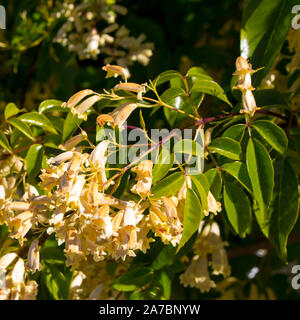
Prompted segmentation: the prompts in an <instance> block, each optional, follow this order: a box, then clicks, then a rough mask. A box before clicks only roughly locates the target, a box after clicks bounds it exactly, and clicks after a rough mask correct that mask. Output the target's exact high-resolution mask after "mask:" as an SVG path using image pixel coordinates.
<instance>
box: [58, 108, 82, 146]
mask: <svg viewBox="0 0 300 320" xmlns="http://www.w3.org/2000/svg"><path fill="white" fill-rule="evenodd" d="M81 122H82V119H78V117H77V116H76V115H73V114H72V112H71V111H70V112H69V113H68V115H67V118H66V120H65V124H64V128H63V138H62V142H65V141H66V140H68V139H69V138H70V137H71V136H72V134H73V133H74V132H75V131H76V129H77V128H78V126H79V125H80V123H81Z"/></svg>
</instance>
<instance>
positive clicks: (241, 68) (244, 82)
mask: <svg viewBox="0 0 300 320" xmlns="http://www.w3.org/2000/svg"><path fill="white" fill-rule="evenodd" d="M235 65H236V70H235V72H234V73H233V75H238V83H237V85H236V86H234V87H233V89H239V90H240V91H241V93H242V102H243V108H244V109H243V110H241V112H242V113H246V114H248V115H250V116H251V117H253V115H254V113H255V111H256V110H258V109H259V108H258V107H257V106H256V102H255V99H254V96H253V93H252V91H253V90H255V88H253V86H252V80H251V75H252V74H253V73H254V72H256V71H258V70H259V69H257V70H253V69H252V66H251V64H249V63H248V61H247V60H246V59H244V58H243V57H238V58H237V59H236V63H235Z"/></svg>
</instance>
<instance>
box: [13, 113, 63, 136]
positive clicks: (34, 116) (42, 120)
mask: <svg viewBox="0 0 300 320" xmlns="http://www.w3.org/2000/svg"><path fill="white" fill-rule="evenodd" d="M18 119H20V120H22V121H23V122H26V123H28V124H31V125H34V126H37V127H40V128H43V129H44V130H45V131H48V132H51V133H57V132H56V130H55V128H54V126H53V125H52V123H51V121H50V120H49V119H48V118H47V117H46V116H45V115H44V114H41V113H38V112H28V113H24V114H22V115H21V116H20V117H18Z"/></svg>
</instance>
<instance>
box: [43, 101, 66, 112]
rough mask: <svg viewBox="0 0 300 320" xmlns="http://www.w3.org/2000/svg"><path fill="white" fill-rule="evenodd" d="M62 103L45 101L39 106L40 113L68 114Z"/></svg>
mask: <svg viewBox="0 0 300 320" xmlns="http://www.w3.org/2000/svg"><path fill="white" fill-rule="evenodd" d="M62 103H63V102H62V101H59V100H54V99H52V100H45V101H43V102H42V103H41V104H40V105H39V113H47V112H53V111H60V112H68V111H69V109H68V108H63V107H62V106H61V105H62Z"/></svg>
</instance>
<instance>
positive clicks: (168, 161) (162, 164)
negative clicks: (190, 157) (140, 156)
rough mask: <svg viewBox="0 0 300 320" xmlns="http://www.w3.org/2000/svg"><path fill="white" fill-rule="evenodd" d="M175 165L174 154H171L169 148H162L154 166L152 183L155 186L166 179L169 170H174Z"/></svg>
mask: <svg viewBox="0 0 300 320" xmlns="http://www.w3.org/2000/svg"><path fill="white" fill-rule="evenodd" d="M173 163H174V154H173V153H172V154H170V152H169V151H168V149H167V148H165V147H164V146H162V149H161V152H160V153H159V157H158V161H157V163H156V164H155V165H154V168H153V170H152V176H153V179H152V183H153V184H155V183H156V182H157V181H159V180H161V179H162V178H163V177H165V176H166V175H167V174H168V172H169V170H170V169H171V168H172V166H173Z"/></svg>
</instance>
